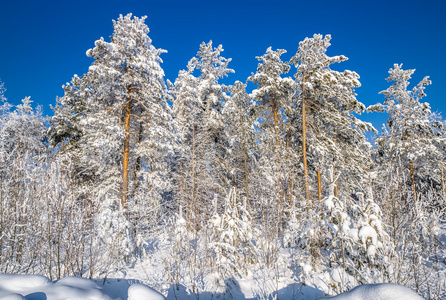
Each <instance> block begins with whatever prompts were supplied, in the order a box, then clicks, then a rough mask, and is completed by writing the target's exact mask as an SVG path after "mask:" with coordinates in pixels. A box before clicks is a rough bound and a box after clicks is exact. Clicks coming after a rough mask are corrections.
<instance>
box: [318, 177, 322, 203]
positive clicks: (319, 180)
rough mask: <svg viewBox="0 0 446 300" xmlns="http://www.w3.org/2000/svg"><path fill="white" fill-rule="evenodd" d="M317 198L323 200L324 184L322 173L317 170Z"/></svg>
mask: <svg viewBox="0 0 446 300" xmlns="http://www.w3.org/2000/svg"><path fill="white" fill-rule="evenodd" d="M317 197H318V199H319V201H320V200H322V182H321V172H320V171H319V170H317Z"/></svg>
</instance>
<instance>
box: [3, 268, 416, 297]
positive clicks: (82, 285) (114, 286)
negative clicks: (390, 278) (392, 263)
mask: <svg viewBox="0 0 446 300" xmlns="http://www.w3.org/2000/svg"><path fill="white" fill-rule="evenodd" d="M178 296H179V294H175V295H174V294H169V297H168V298H167V299H170V298H171V299H177V297H178ZM183 296H186V295H185V294H183ZM322 297H323V293H322V292H321V291H320V290H317V289H312V288H311V287H301V288H299V289H293V288H289V289H283V290H281V292H279V298H282V299H302V300H303V299H308V300H310V299H311V300H314V299H333V300H382V299H392V300H422V299H423V298H421V297H420V296H418V295H417V294H416V293H415V292H413V291H412V290H411V289H409V288H407V287H404V286H401V285H397V284H392V283H383V284H366V285H362V286H358V287H356V288H354V289H352V290H350V291H348V292H345V293H342V294H339V295H337V296H334V297H329V298H322ZM179 298H180V299H181V298H182V297H179ZM216 298H219V297H218V296H217V297H216ZM223 298H224V296H223ZM223 298H222V299H223ZM236 298H237V299H246V295H243V293H240V295H238V296H236ZM6 299H8V300H15V299H19V300H20V299H28V300H68V299H70V300H111V299H114V300H126V299H128V300H163V299H166V298H165V297H164V296H163V295H162V294H160V293H158V292H157V291H155V290H153V289H151V288H150V287H148V286H146V285H144V284H141V283H136V281H131V280H125V279H122V280H119V279H108V280H105V281H104V280H101V281H98V282H96V281H93V280H89V279H85V278H78V277H67V278H63V279H60V280H57V281H51V280H49V279H48V278H46V277H44V276H40V275H12V274H2V275H0V300H6Z"/></svg>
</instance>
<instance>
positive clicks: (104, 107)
mask: <svg viewBox="0 0 446 300" xmlns="http://www.w3.org/2000/svg"><path fill="white" fill-rule="evenodd" d="M145 19H146V17H142V18H138V17H132V15H131V14H128V15H126V16H122V15H121V16H120V17H119V18H118V20H116V21H113V27H114V33H113V35H112V37H111V41H110V42H106V41H105V40H104V39H103V38H101V39H99V40H97V41H96V42H95V47H94V48H93V49H90V50H88V51H87V55H88V56H90V57H92V58H94V59H95V61H94V62H93V64H92V65H91V66H90V68H89V70H88V73H87V74H85V75H84V76H82V77H78V76H75V77H74V78H73V81H72V83H71V84H68V85H66V86H65V95H64V97H63V98H61V99H60V101H59V102H60V104H59V105H58V106H57V107H56V110H55V116H54V117H53V119H52V125H53V126H52V128H51V129H50V131H49V132H50V136H51V138H52V141H53V144H58V143H59V144H61V143H63V142H64V143H67V144H71V143H73V142H74V144H75V145H76V147H75V148H70V150H73V149H75V150H76V151H78V152H79V154H78V155H77V157H79V160H81V162H80V163H79V165H80V166H81V170H80V171H81V172H82V171H85V174H87V175H88V176H89V177H93V179H94V183H95V189H94V191H91V192H92V193H94V194H95V195H96V197H97V199H99V203H98V204H99V205H100V207H101V209H99V210H98V211H100V212H101V213H100V215H97V216H95V220H96V222H97V225H98V228H102V229H100V230H101V232H102V233H103V241H109V242H110V243H112V244H115V245H108V246H107V248H109V249H112V250H113V249H114V250H113V251H114V253H113V254H112V255H108V258H113V257H114V258H115V259H116V261H118V260H119V261H122V255H124V256H125V255H129V254H130V252H131V251H132V249H134V248H135V246H136V247H139V249H141V248H140V247H141V246H142V241H143V240H144V238H143V237H142V235H144V234H146V233H147V231H148V230H149V229H150V226H152V225H153V224H154V223H157V219H158V217H157V216H158V214H159V210H160V204H161V201H162V197H163V193H165V192H168V191H169V189H170V187H169V186H168V184H169V180H168V178H167V176H168V164H167V159H168V153H169V152H170V150H171V130H170V123H171V122H170V112H169V109H170V108H169V105H168V104H167V101H166V87H165V83H164V78H163V77H164V72H163V69H162V68H161V65H160V64H161V63H162V60H161V58H160V55H161V54H162V53H164V52H165V51H164V50H162V49H157V48H155V47H154V46H153V45H152V41H151V39H150V38H149V36H148V33H149V29H148V27H147V25H146V24H145ZM62 149H64V147H62ZM77 149H78V150H77ZM105 232H108V233H105ZM116 243H117V244H116ZM106 244H107V242H106ZM104 253H105V252H104ZM104 258H107V255H105V256H104Z"/></svg>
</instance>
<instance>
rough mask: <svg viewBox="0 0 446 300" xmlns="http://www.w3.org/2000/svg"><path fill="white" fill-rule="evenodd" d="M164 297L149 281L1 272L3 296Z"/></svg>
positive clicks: (75, 299)
mask: <svg viewBox="0 0 446 300" xmlns="http://www.w3.org/2000/svg"><path fill="white" fill-rule="evenodd" d="M6 299H8V300H15V299H28V300H68V299H69V300H111V299H115V300H120V299H121V300H126V299H128V300H149V299H150V300H163V299H165V298H164V296H163V295H161V294H160V293H158V292H157V291H155V290H153V289H151V288H149V287H147V286H146V285H143V284H140V283H135V284H131V281H128V280H108V281H105V282H102V284H98V283H96V282H95V281H93V280H89V279H85V278H78V277H67V278H62V279H60V280H57V281H51V280H49V279H48V278H46V277H44V276H40V275H10V274H2V275H0V300H6Z"/></svg>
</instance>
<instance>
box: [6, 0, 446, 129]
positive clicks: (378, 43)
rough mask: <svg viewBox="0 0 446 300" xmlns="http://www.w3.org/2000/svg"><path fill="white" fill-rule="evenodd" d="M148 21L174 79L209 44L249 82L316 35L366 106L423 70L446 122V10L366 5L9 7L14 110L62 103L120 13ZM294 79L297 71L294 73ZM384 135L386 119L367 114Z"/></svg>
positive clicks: (20, 0) (9, 83)
mask: <svg viewBox="0 0 446 300" xmlns="http://www.w3.org/2000/svg"><path fill="white" fill-rule="evenodd" d="M130 12H131V13H133V14H134V15H135V16H142V15H147V16H148V19H147V20H146V23H147V25H148V26H149V28H150V31H151V32H150V34H149V36H150V37H151V38H152V41H153V45H154V46H155V47H158V48H163V49H166V50H168V53H167V54H164V55H162V58H163V60H164V63H163V65H162V66H163V68H164V70H165V73H166V79H170V80H171V81H174V80H175V78H176V76H177V74H178V71H179V70H181V69H184V68H185V67H186V65H187V62H188V60H189V59H190V58H191V57H192V56H194V55H195V54H196V53H197V51H198V47H199V45H200V43H201V42H203V41H205V42H208V41H209V40H212V41H213V43H214V44H215V45H218V44H222V45H223V48H224V49H225V51H224V53H223V56H225V57H227V58H232V59H233V60H232V62H231V63H230V67H231V68H233V69H235V74H231V75H230V76H229V78H228V79H227V80H225V83H227V84H232V83H233V82H234V81H235V80H240V81H243V82H244V81H245V80H246V78H247V77H248V76H249V75H250V74H251V72H255V71H256V68H257V60H256V59H255V57H256V56H259V55H262V54H264V52H265V50H266V49H267V48H268V47H269V46H272V47H273V49H277V48H282V49H286V50H287V51H288V53H287V54H286V55H284V59H286V60H287V59H289V58H290V57H291V56H292V55H294V53H295V52H296V51H297V47H298V44H299V41H301V40H303V39H304V38H305V37H311V36H312V35H313V34H314V33H321V34H324V35H325V34H331V35H332V38H333V39H332V46H331V47H330V48H329V52H328V54H329V55H340V54H343V55H345V56H347V57H349V61H347V62H344V63H342V64H339V69H342V70H343V69H350V70H353V71H356V72H357V73H359V75H360V76H361V83H362V87H361V88H359V89H358V90H357V92H358V99H359V100H360V101H362V102H363V103H365V104H366V105H370V104H374V103H376V102H382V101H383V97H382V95H378V92H379V91H381V90H383V89H386V88H387V87H388V83H387V82H386V81H385V78H386V77H387V72H388V70H389V68H391V67H392V66H393V64H394V63H403V68H405V69H416V70H417V71H416V72H415V75H414V78H413V79H412V83H413V84H414V83H417V82H418V81H419V80H421V79H422V77H423V76H425V75H429V76H431V79H432V81H433V85H431V86H429V87H428V88H427V90H426V91H427V94H428V97H426V98H425V100H426V101H427V102H429V103H431V106H432V108H433V110H434V111H439V112H443V115H445V114H446V104H445V102H444V96H443V93H444V91H445V89H446V72H445V70H446V59H445V46H446V42H445V37H446V21H445V20H446V2H445V1H441V0H438V1H432V0H424V1H411V0H406V1H392V0H387V1H381V0H379V1H362V0H348V1H343V0H329V1H328V0H327V1H317V0H312V1H310V0H308V1H299V0H289V1H288V0H287V1H280V0H275V1H273V0H270V1H243V0H238V1H233V0H226V1H217V0H208V1H192V0H190V1H186V0H185V1H162V0H159V1H152V0H140V1H134V0H128V1H110V0H109V1H94V0H92V1H84V0H80V1H47V0H42V1H30V0H14V1H7V0H2V1H1V2H0V78H1V80H2V81H3V82H4V83H5V86H6V88H7V92H6V97H7V98H8V102H10V103H12V104H14V105H16V104H19V103H20V100H21V99H22V98H24V97H25V96H31V99H32V100H34V103H37V104H40V105H42V106H43V107H44V113H45V114H46V115H51V114H52V111H51V109H50V108H49V105H50V104H53V105H54V104H55V102H56V96H62V95H63V90H62V85H63V84H65V83H66V82H69V81H70V80H71V78H72V76H73V75H74V74H79V75H82V74H84V73H85V72H86V71H87V70H88V66H89V65H90V64H91V63H92V59H90V58H88V57H86V55H85V52H86V50H88V49H89V48H92V47H94V42H95V40H97V39H99V38H100V37H104V38H105V39H106V40H109V37H110V35H111V34H112V33H113V27H112V25H113V24H112V19H117V18H118V16H119V14H123V15H125V14H127V13H130ZM293 72H294V70H292V72H291V74H290V75H292V74H294V73H293ZM363 119H365V120H367V121H373V123H374V125H375V127H377V129H380V128H381V124H382V122H384V121H385V116H379V115H376V114H368V115H364V116H363Z"/></svg>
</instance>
